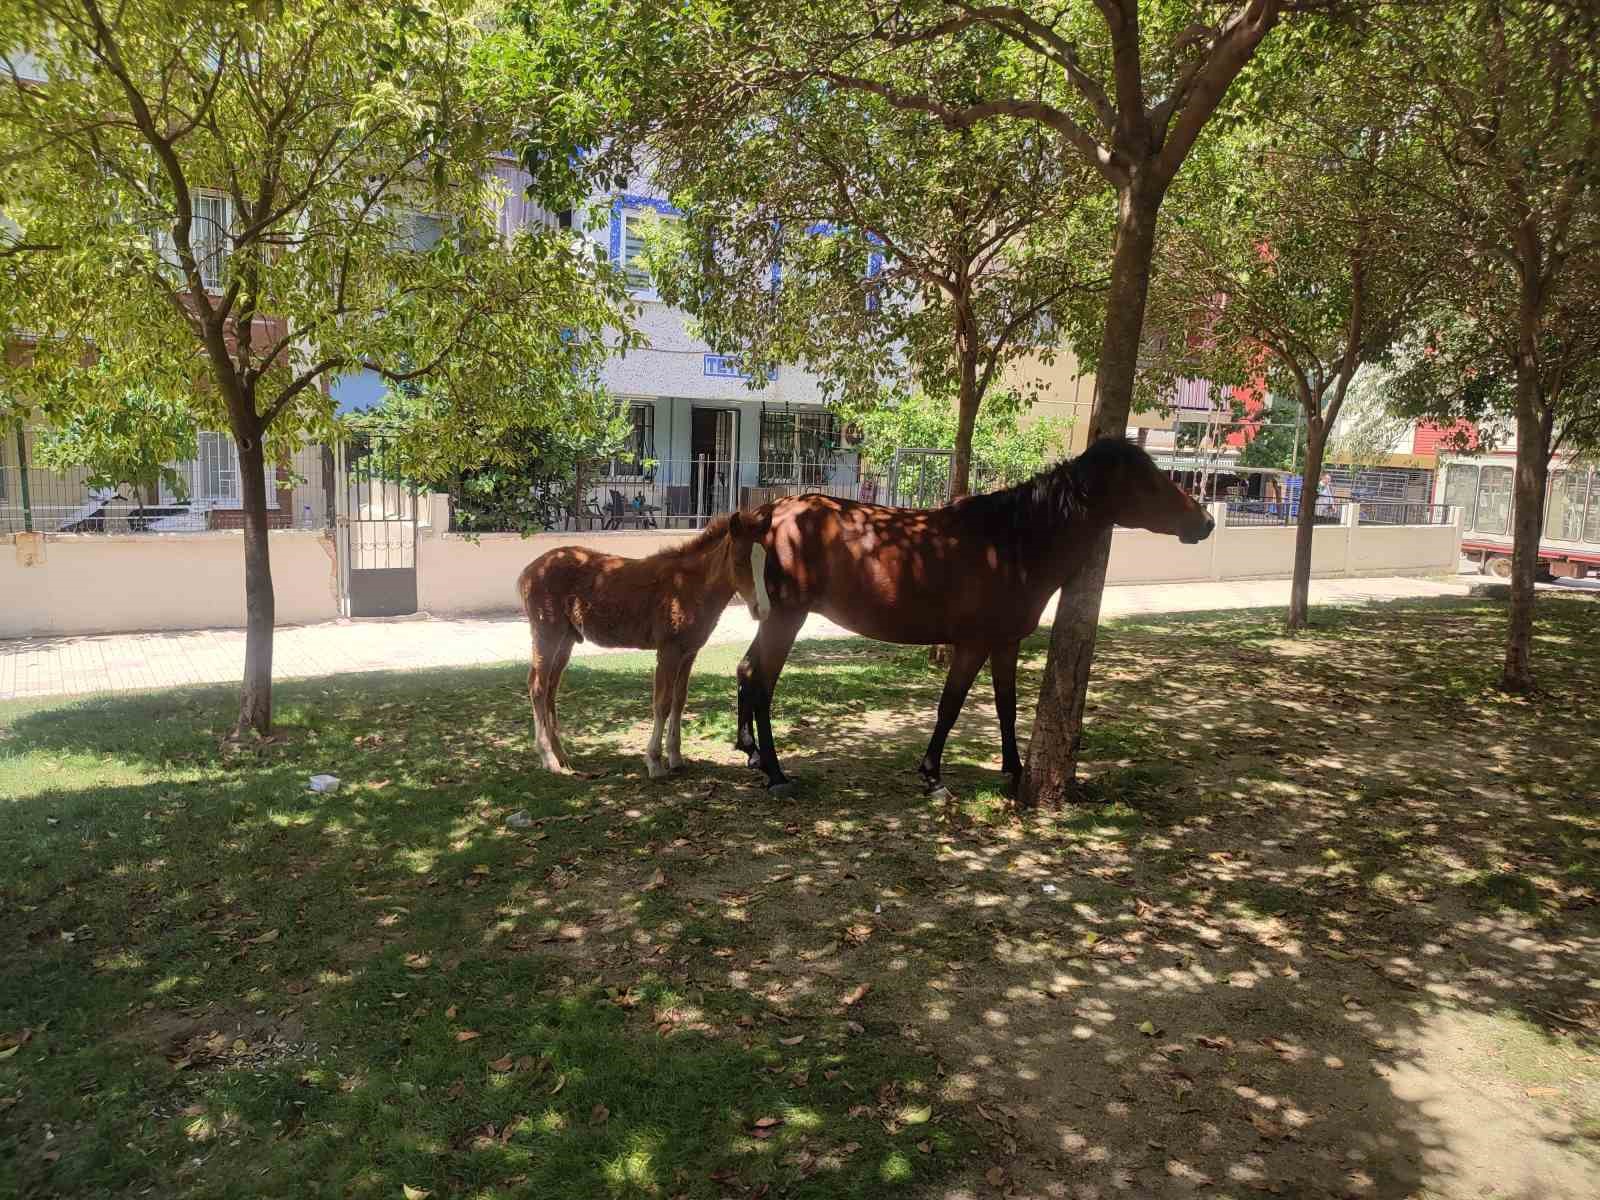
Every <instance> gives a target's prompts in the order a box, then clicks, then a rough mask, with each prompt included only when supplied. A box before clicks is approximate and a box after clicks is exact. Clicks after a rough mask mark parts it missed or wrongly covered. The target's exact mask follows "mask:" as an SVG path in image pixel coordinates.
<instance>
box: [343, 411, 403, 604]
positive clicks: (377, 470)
mask: <svg viewBox="0 0 1600 1200" xmlns="http://www.w3.org/2000/svg"><path fill="white" fill-rule="evenodd" d="M336 459H337V462H336V473H337V479H338V486H337V488H336V489H335V495H334V501H335V504H336V506H337V513H336V516H337V521H336V528H337V532H338V542H339V565H340V579H339V583H340V608H341V610H342V611H343V613H344V615H345V616H347V617H396V616H401V615H404V614H406V613H414V612H416V611H417V502H418V493H417V488H416V485H415V484H414V483H411V482H408V481H407V480H406V478H405V475H404V473H403V471H402V470H401V464H400V454H399V446H398V444H397V443H396V442H395V440H394V439H393V438H389V437H385V436H383V435H382V434H372V433H367V434H358V435H356V436H355V437H354V438H352V439H351V440H350V441H348V442H345V443H343V444H341V445H340V446H339V447H338V450H337V451H336Z"/></svg>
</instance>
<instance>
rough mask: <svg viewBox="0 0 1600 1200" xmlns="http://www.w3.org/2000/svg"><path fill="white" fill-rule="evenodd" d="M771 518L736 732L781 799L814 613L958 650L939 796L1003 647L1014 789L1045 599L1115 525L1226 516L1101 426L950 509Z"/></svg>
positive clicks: (936, 751) (1174, 529)
mask: <svg viewBox="0 0 1600 1200" xmlns="http://www.w3.org/2000/svg"><path fill="white" fill-rule="evenodd" d="M757 519H758V520H759V521H761V522H762V523H764V524H765V525H766V526H767V529H766V531H765V533H764V534H763V535H762V537H763V541H764V542H765V544H766V547H767V551H768V554H767V559H766V564H765V566H766V586H767V591H768V593H769V595H770V598H771V608H772V611H771V615H770V616H768V617H767V618H766V620H764V621H763V622H762V624H761V628H760V630H759V631H758V632H757V633H756V638H755V641H754V642H752V643H751V644H750V649H749V651H748V652H747V653H746V654H745V656H744V660H743V661H742V662H741V663H740V664H739V732H738V738H737V740H736V741H735V743H734V745H735V747H736V748H737V749H739V750H743V751H745V752H746V753H747V754H748V755H749V763H750V766H751V767H753V768H757V769H759V770H762V771H764V772H765V773H766V776H767V787H768V789H769V790H770V791H771V792H772V793H773V794H775V795H780V796H781V795H788V794H789V793H790V792H791V791H792V785H791V783H790V781H789V780H788V779H787V778H786V777H785V776H784V774H783V770H782V768H781V767H779V765H778V755H777V751H776V749H775V748H774V746H773V742H772V693H773V689H774V688H775V687H776V686H777V683H778V676H779V674H780V673H781V672H782V671H783V664H784V661H785V660H786V659H787V658H788V656H789V648H790V647H791V646H792V645H793V644H794V639H795V635H796V634H797V633H799V631H800V626H801V625H802V624H803V623H804V621H805V619H806V614H807V613H810V612H819V613H821V614H823V616H825V617H827V618H828V619H829V620H831V621H835V622H837V623H838V624H840V625H843V626H844V627H845V628H846V629H850V630H853V631H855V632H856V633H859V634H862V635H863V636H865V637H870V638H877V639H878V640H879V641H885V642H900V643H904V644H909V645H936V644H948V645H950V646H952V647H953V648H954V649H953V653H952V655H951V664H950V673H949V675H948V676H946V678H945V683H944V694H943V696H941V698H940V700H939V716H938V721H937V723H936V724H935V726H934V730H933V739H932V741H930V742H929V743H928V751H927V753H926V754H924V755H923V757H922V763H921V765H920V767H919V768H918V770H919V772H920V774H921V775H922V779H923V782H924V784H925V785H926V787H927V790H928V792H929V794H930V795H935V796H948V794H949V793H948V791H947V790H946V789H945V788H944V786H943V784H942V783H941V782H940V778H939V773H940V760H941V758H942V757H943V754H944V743H945V739H946V738H947V737H948V736H949V733H950V728H951V726H952V725H954V724H955V721H956V717H957V715H959V714H960V712H961V706H962V705H963V704H964V703H965V702H966V698H967V691H968V689H969V688H971V686H972V681H973V679H974V678H975V677H976V676H977V674H978V671H979V669H980V668H981V667H982V666H983V664H984V661H985V660H988V661H989V662H990V664H991V667H992V672H993V675H994V704H995V712H996V713H997V714H998V716H999V718H1000V754H1001V769H1002V770H1003V771H1004V772H1005V773H1006V774H1007V775H1008V776H1010V777H1011V784H1012V786H1013V787H1015V786H1016V783H1017V781H1018V779H1019V778H1020V776H1021V774H1022V759H1021V758H1020V757H1019V756H1018V754H1017V730H1016V724H1017V650H1018V644H1019V643H1020V642H1021V641H1022V639H1023V638H1025V637H1026V636H1027V635H1028V634H1030V633H1032V632H1033V631H1034V629H1036V628H1037V627H1038V625H1039V617H1040V615H1041V614H1042V613H1043V611H1044V606H1045V603H1046V602H1047V601H1048V600H1049V599H1050V597H1051V596H1052V595H1053V594H1054V593H1055V592H1056V591H1058V590H1059V589H1060V588H1061V587H1062V586H1064V585H1065V584H1066V583H1067V582H1068V581H1069V580H1071V579H1072V578H1073V577H1074V576H1075V575H1077V573H1078V572H1079V571H1081V570H1082V569H1083V567H1084V565H1085V563H1086V562H1087V561H1088V558H1089V555H1090V553H1091V552H1092V551H1093V549H1094V547H1095V545H1096V543H1097V540H1098V538H1099V537H1100V535H1101V534H1102V533H1103V532H1105V531H1106V530H1108V529H1109V528H1110V526H1112V525H1126V526H1131V527H1133V528H1137V529H1148V530H1151V531H1153V532H1155V533H1166V534H1175V535H1176V536H1177V537H1178V539H1179V540H1180V541H1183V542H1198V541H1202V540H1203V539H1205V538H1206V537H1208V536H1210V534H1211V530H1212V526H1213V524H1214V522H1213V521H1212V519H1211V517H1210V516H1209V515H1208V514H1207V513H1206V510H1205V509H1204V508H1203V507H1202V506H1201V505H1199V504H1197V503H1196V502H1195V501H1194V500H1192V499H1190V498H1189V497H1188V496H1186V495H1185V494H1184V493H1183V491H1182V490H1181V489H1180V488H1179V487H1178V486H1177V485H1176V484H1174V483H1173V482H1172V481H1171V480H1170V479H1168V478H1167V476H1166V475H1165V474H1164V473H1163V472H1162V470H1161V468H1160V467H1158V466H1157V465H1156V464H1155V462H1154V461H1153V460H1152V459H1151V458H1150V456H1149V455H1148V454H1146V453H1145V452H1144V451H1143V450H1141V449H1140V448H1139V447H1138V446H1136V445H1134V444H1133V443H1131V442H1128V441H1125V440H1123V439H1121V438H1102V439H1101V440H1100V441H1097V442H1095V443H1094V445H1092V446H1090V447H1089V449H1088V450H1086V451H1085V452H1084V453H1083V454H1081V455H1079V456H1078V457H1077V458H1075V459H1071V460H1068V461H1066V462H1063V463H1060V464H1059V465H1057V466H1056V467H1054V468H1052V469H1051V470H1049V471H1045V472H1043V473H1042V474H1039V475H1036V476H1034V477H1033V478H1032V479H1030V480H1029V481H1028V482H1026V483H1023V484H1019V485H1018V486H1016V487H1013V488H1008V489H1007V490H1005V491H1002V492H991V493H989V494H987V495H982V496H967V497H964V498H963V499H961V500H957V501H956V502H955V503H954V504H950V505H946V506H945V507H944V508H937V509H931V510H919V509H909V508H886V507H883V506H882V505H877V504H860V503H856V502H854V501H851V500H838V499H833V498H831V497H827V496H820V495H805V496H795V497H790V498H786V499H782V500H777V501H774V502H773V503H772V504H771V505H769V506H768V507H767V508H765V509H762V510H761V511H760V512H759V513H758V514H757ZM752 718H753V720H754V725H755V729H756V732H757V733H758V734H759V738H758V737H757V736H755V735H753V734H752V730H751V723H752Z"/></svg>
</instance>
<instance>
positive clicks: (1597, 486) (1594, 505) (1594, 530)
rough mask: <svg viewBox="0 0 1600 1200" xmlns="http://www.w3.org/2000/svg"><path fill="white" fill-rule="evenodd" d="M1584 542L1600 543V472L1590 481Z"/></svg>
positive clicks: (1584, 520)
mask: <svg viewBox="0 0 1600 1200" xmlns="http://www.w3.org/2000/svg"><path fill="white" fill-rule="evenodd" d="M1583 540H1584V541H1586V542H1600V471H1596V472H1595V473H1594V474H1593V475H1592V476H1591V477H1590V480H1589V512H1588V515H1587V516H1585V517H1584V519H1583Z"/></svg>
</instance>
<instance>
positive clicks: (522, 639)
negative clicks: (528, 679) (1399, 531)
mask: <svg viewBox="0 0 1600 1200" xmlns="http://www.w3.org/2000/svg"><path fill="white" fill-rule="evenodd" d="M1466 594H1467V584H1466V583H1465V582H1457V581H1453V580H1452V581H1444V580H1438V579H1407V578H1399V577H1394V578H1390V577H1383V578H1374V579H1318V580H1313V581H1312V583H1311V603H1312V604H1361V603H1365V602H1367V601H1371V600H1396V599H1401V598H1404V597H1415V596H1463V595H1466ZM1288 601H1289V582H1288V580H1285V579H1271V580H1253V581H1249V582H1243V583H1166V584H1150V585H1147V586H1142V587H1113V588H1107V589H1106V595H1105V604H1104V608H1103V615H1104V616H1106V617H1122V616H1128V615H1130V614H1135V613H1170V612H1200V611H1205V610H1208V609H1228V608H1269V607H1272V606H1273V605H1282V604H1287V603H1288ZM1053 608H1054V602H1053V601H1052V603H1051V609H1053ZM1051 609H1047V610H1046V612H1045V619H1046V620H1047V621H1048V620H1049V618H1050V614H1051ZM754 634H755V622H754V621H752V620H751V619H750V614H749V612H748V611H747V610H746V609H745V608H744V607H743V606H742V605H736V606H734V607H732V608H729V609H728V611H727V612H726V613H725V614H723V617H722V621H721V622H720V623H719V624H718V625H717V628H716V632H715V633H713V634H712V636H711V641H712V643H713V644H715V643H719V642H739V643H746V642H748V641H749V640H750V639H751V637H753V636H754ZM800 636H801V637H802V638H827V637H841V636H850V634H849V633H848V631H846V630H844V629H841V628H840V627H839V626H837V625H835V624H834V623H833V622H831V621H825V620H823V619H822V618H821V617H816V616H813V617H812V618H811V619H810V620H808V621H807V622H806V624H805V628H804V629H802V630H801V631H800ZM527 653H528V630H527V626H526V625H525V624H524V623H523V621H522V618H521V617H520V616H511V615H506V616H495V617H471V618H462V619H457V620H433V619H432V618H428V617H416V618H401V619H398V620H366V621H328V622H325V623H323V624H320V625H289V626H283V627H281V628H279V630H278V635H277V638H276V641H275V645H274V648H273V662H272V668H273V669H272V674H273V677H274V678H277V679H289V678H295V677H298V676H308V675H343V674H347V673H349V672H352V671H401V670H416V669H419V668H423V667H460V666H471V665H474V664H480V663H499V662H506V661H508V660H514V659H522V658H525V657H526V656H527ZM575 653H577V654H606V653H612V652H611V651H607V650H604V649H600V648H597V647H595V646H591V645H589V644H588V643H583V644H580V645H579V646H578V647H577V648H576V650H575ZM243 671H244V632H243V630H237V629H200V630H192V631H182V632H171V633H123V634H99V635H84V636H79V637H52V638H23V639H19V640H15V641H0V700H15V699H21V698H24V697H35V696H64V695H76V694H83V693H90V692H124V691H137V690H141V689H146V688H159V687H181V686H184V685H186V684H196V683H231V682H233V681H234V680H237V679H238V678H239V676H240V675H241V674H242V673H243Z"/></svg>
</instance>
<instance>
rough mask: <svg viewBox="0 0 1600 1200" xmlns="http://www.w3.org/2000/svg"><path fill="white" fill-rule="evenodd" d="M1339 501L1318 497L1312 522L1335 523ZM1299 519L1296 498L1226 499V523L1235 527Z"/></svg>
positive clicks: (1288, 521) (1297, 521) (1296, 520)
mask: <svg viewBox="0 0 1600 1200" xmlns="http://www.w3.org/2000/svg"><path fill="white" fill-rule="evenodd" d="M1339 508H1340V505H1339V502H1338V501H1336V500H1330V499H1326V498H1321V497H1319V498H1318V500H1317V511H1316V515H1315V518H1314V523H1315V524H1317V525H1337V524H1338V523H1339V520H1340V515H1339ZM1299 521H1300V502H1299V500H1298V499H1296V500H1240V499H1233V500H1229V501H1228V524H1229V526H1232V527H1236V528H1248V527H1251V526H1274V525H1279V526H1281V525H1296V524H1298V523H1299Z"/></svg>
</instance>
